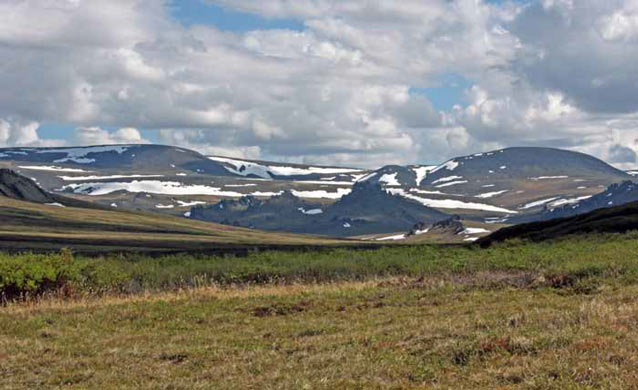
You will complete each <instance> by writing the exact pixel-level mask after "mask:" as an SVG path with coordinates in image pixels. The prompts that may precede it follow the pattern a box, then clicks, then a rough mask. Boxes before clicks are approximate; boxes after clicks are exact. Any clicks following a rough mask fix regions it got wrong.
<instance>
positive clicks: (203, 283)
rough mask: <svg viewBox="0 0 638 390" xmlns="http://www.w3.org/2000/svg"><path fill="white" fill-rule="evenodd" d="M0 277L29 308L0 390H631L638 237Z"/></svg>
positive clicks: (100, 265)
mask: <svg viewBox="0 0 638 390" xmlns="http://www.w3.org/2000/svg"><path fill="white" fill-rule="evenodd" d="M0 276H1V277H2V279H0V288H2V289H3V291H5V297H6V295H7V291H11V289H14V290H13V291H14V293H15V291H16V289H17V290H19V291H22V293H23V295H22V298H27V299H20V298H21V297H19V296H14V297H13V298H18V299H15V300H12V301H11V300H10V301H5V304H4V306H3V307H0V377H1V378H2V381H0V389H1V388H7V389H14V388H59V387H69V388H104V389H123V388H131V389H133V388H157V389H195V388H201V389H208V388H220V389H227V388H241V389H244V388H255V389H257V388H269V389H288V388H310V389H352V388H357V389H364V388H365V389H403V388H405V389H407V388H423V389H428V388H444V389H446V388H454V389H495V388H499V389H500V388H503V389H505V388H507V389H510V388H515V389H519V388H520V389H599V388H605V389H627V388H634V387H636V386H637V385H638V376H636V372H638V360H637V359H636V356H638V334H637V333H636V331H635V330H636V329H637V328H638V301H637V300H636V299H635V297H636V296H638V283H637V282H638V233H629V234H624V235H604V236H603V235H597V236H584V237H571V238H566V239H563V240H559V241H552V242H544V243H535V244H534V243H527V242H522V241H510V242H506V243H504V244H498V245H495V246H493V247H491V248H489V249H481V248H478V247H441V246H423V247H390V248H380V249H377V250H365V251H356V250H346V249H338V250H326V251H319V252H264V253H255V254H251V255H249V256H247V257H203V256H202V257H197V256H191V255H179V256H177V255H176V256H165V257H160V258H150V257H144V256H135V255H130V254H129V255H126V256H122V257H116V256H113V257H105V258H86V257H81V256H80V257H78V256H75V257H74V256H71V255H70V254H69V253H68V252H64V253H61V254H56V255H29V254H23V255H19V256H9V255H2V257H0ZM37 294H40V296H37ZM36 297H37V298H36ZM7 298H8V297H7Z"/></svg>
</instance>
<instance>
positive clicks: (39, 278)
mask: <svg viewBox="0 0 638 390" xmlns="http://www.w3.org/2000/svg"><path fill="white" fill-rule="evenodd" d="M73 265H74V262H73V256H72V255H71V253H70V252H69V251H62V252H61V253H60V254H56V255H36V254H30V253H27V254H21V255H6V254H3V255H0V299H2V300H8V299H15V298H18V297H28V296H34V295H40V294H43V293H46V292H50V291H55V290H59V289H61V288H63V287H64V286H65V285H66V284H67V283H68V282H69V281H71V280H73V279H74V277H75V275H74V274H75V271H74V267H73Z"/></svg>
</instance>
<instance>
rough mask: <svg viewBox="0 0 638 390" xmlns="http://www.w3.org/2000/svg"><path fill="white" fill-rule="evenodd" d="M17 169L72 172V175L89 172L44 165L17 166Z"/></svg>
mask: <svg viewBox="0 0 638 390" xmlns="http://www.w3.org/2000/svg"><path fill="white" fill-rule="evenodd" d="M18 168H22V169H29V170H32V171H50V172H73V173H76V172H77V173H87V172H91V171H85V170H84V169H77V168H62V167H56V166H45V165H26V166H18Z"/></svg>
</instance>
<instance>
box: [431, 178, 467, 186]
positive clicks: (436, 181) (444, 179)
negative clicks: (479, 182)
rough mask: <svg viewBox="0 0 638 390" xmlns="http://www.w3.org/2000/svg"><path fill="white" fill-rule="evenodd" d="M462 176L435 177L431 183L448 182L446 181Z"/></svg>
mask: <svg viewBox="0 0 638 390" xmlns="http://www.w3.org/2000/svg"><path fill="white" fill-rule="evenodd" d="M462 178H463V176H447V177H442V178H440V179H437V180H435V181H433V182H432V184H438V183H445V182H448V181H452V180H457V179H462Z"/></svg>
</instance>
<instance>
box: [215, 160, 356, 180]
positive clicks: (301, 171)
mask: <svg viewBox="0 0 638 390" xmlns="http://www.w3.org/2000/svg"><path fill="white" fill-rule="evenodd" d="M208 158H209V159H210V160H213V161H217V162H222V163H226V164H229V165H231V166H232V167H228V166H224V168H226V170H227V171H229V172H231V173H234V174H236V175H239V176H249V175H254V176H257V177H261V178H264V179H272V177H273V176H303V175H312V174H326V175H330V174H339V173H352V172H361V171H362V170H361V169H353V168H325V167H303V168H302V167H291V166H285V165H264V164H259V163H255V162H251V161H244V160H239V159H232V158H226V157H208Z"/></svg>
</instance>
